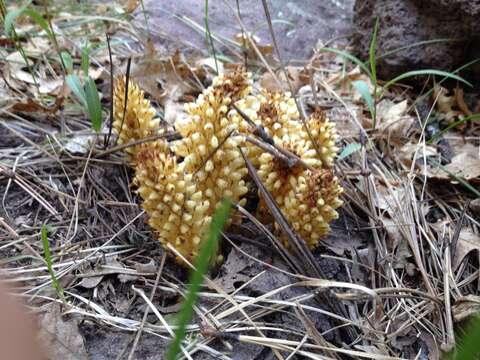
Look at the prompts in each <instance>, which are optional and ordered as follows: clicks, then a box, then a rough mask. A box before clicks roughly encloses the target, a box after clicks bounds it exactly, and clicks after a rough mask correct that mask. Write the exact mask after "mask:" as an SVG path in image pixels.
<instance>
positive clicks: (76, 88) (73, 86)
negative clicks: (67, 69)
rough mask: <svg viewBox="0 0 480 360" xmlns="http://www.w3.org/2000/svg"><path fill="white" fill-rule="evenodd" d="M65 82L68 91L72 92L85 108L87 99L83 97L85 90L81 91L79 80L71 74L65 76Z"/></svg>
mask: <svg viewBox="0 0 480 360" xmlns="http://www.w3.org/2000/svg"><path fill="white" fill-rule="evenodd" d="M65 82H66V83H67V85H68V87H69V88H70V90H72V91H73V93H74V94H75V96H76V97H77V99H78V100H79V101H80V102H81V103H82V105H83V107H85V108H87V98H86V95H85V90H83V87H82V84H81V83H80V79H79V78H78V76H77V75H74V74H71V75H67V76H65Z"/></svg>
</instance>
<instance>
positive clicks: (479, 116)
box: [428, 114, 480, 143]
mask: <svg viewBox="0 0 480 360" xmlns="http://www.w3.org/2000/svg"><path fill="white" fill-rule="evenodd" d="M474 120H480V114H472V115H469V116H466V117H464V118H463V119H460V120H457V121H455V122H454V123H451V124H450V125H448V126H447V127H446V128H445V129H442V130H441V131H439V132H438V133H436V134H435V135H434V136H432V138H431V139H430V140H428V143H432V142H433V141H435V140H437V139H438V138H439V137H440V136H442V135H443V134H445V133H446V132H447V131H449V130H451V129H454V128H456V127H457V126H459V125H461V124H463V123H464V122H467V121H474Z"/></svg>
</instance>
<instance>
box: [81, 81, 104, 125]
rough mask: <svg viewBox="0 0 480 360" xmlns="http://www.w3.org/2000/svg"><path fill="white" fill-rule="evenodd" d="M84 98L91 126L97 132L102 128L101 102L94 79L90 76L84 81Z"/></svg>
mask: <svg viewBox="0 0 480 360" xmlns="http://www.w3.org/2000/svg"><path fill="white" fill-rule="evenodd" d="M85 99H86V101H87V110H88V113H89V114H90V120H91V121H92V127H93V129H94V130H95V131H96V132H99V131H100V130H101V129H102V104H101V103H100V95H99V94H98V90H97V86H96V85H95V81H93V79H92V78H91V77H88V78H87V80H86V81H85Z"/></svg>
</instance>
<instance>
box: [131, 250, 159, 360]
mask: <svg viewBox="0 0 480 360" xmlns="http://www.w3.org/2000/svg"><path fill="white" fill-rule="evenodd" d="M166 257H167V256H166V252H163V255H162V260H161V261H160V266H159V268H158V273H157V277H156V278H155V284H154V285H153V289H152V292H151V293H150V301H153V297H154V296H155V292H156V291H157V287H158V283H159V282H160V277H161V276H162V271H163V266H164V265H165V258H166ZM148 313H149V308H148V307H147V308H145V312H144V313H143V318H142V322H141V323H140V328H139V329H138V331H137V335H136V336H135V340H134V342H133V345H132V350H131V351H130V355H128V360H132V359H133V354H134V353H135V349H136V348H137V345H138V342H139V341H140V336H142V331H143V327H144V326H145V322H146V321H147V316H148Z"/></svg>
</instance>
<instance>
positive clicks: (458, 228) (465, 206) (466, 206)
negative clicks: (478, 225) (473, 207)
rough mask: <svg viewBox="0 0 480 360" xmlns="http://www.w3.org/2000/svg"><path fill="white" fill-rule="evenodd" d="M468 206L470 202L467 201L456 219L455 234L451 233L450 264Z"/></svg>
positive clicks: (453, 257)
mask: <svg viewBox="0 0 480 360" xmlns="http://www.w3.org/2000/svg"><path fill="white" fill-rule="evenodd" d="M469 206H470V200H467V202H466V203H465V205H464V207H463V210H462V213H461V214H460V218H459V219H458V222H457V225H456V226H455V232H454V233H453V237H452V240H451V245H450V251H451V255H450V261H451V262H452V263H453V261H454V259H455V254H456V252H457V243H458V238H459V237H460V231H461V230H462V225H463V220H464V219H465V214H466V212H467V209H468V208H469Z"/></svg>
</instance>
